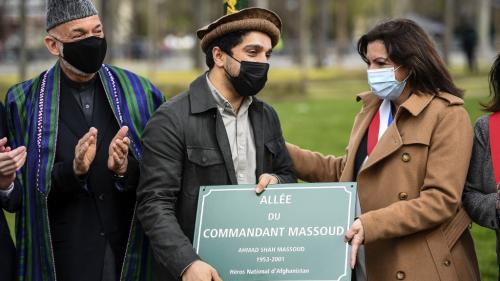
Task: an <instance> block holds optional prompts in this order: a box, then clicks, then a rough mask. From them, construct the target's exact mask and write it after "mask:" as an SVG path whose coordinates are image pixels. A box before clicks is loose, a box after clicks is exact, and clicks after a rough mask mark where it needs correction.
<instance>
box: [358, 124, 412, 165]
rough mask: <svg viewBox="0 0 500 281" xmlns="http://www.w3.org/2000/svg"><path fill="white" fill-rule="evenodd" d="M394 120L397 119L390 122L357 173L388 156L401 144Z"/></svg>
mask: <svg viewBox="0 0 500 281" xmlns="http://www.w3.org/2000/svg"><path fill="white" fill-rule="evenodd" d="M396 121H397V120H396V119H394V122H393V123H392V124H391V126H389V128H387V130H386V131H385V133H384V135H383V136H382V138H381V139H380V140H379V142H378V143H377V145H376V146H375V148H374V149H373V151H372V153H371V155H370V157H368V159H367V160H366V162H365V163H364V164H363V166H361V169H360V170H359V173H362V172H363V171H364V170H366V169H368V168H370V167H371V166H373V165H374V164H375V163H377V162H379V161H380V160H382V159H384V158H385V157H387V156H389V155H390V154H392V153H393V152H394V151H396V150H398V149H399V148H400V147H401V146H402V145H403V140H402V139H401V135H400V134H399V131H398V127H397V126H396Z"/></svg>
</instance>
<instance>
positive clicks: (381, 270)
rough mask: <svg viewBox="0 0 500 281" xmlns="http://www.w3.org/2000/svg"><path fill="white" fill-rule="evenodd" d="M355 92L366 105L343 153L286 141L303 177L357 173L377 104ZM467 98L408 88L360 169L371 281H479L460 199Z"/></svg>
mask: <svg viewBox="0 0 500 281" xmlns="http://www.w3.org/2000/svg"><path fill="white" fill-rule="evenodd" d="M357 98H358V101H359V100H361V101H362V102H363V107H362V109H361V111H360V112H359V113H358V115H357V116H356V119H355V121H354V126H353V128H352V132H351V137H350V140H349V144H348V146H347V149H346V154H345V155H344V156H342V157H335V156H323V155H321V154H320V153H315V152H311V151H308V150H304V149H300V148H299V147H297V146H295V145H291V144H287V147H288V150H289V153H290V156H291V157H292V160H293V162H294V166H295V170H296V172H297V176H298V177H299V178H300V179H303V180H305V181H309V182H336V181H341V182H347V181H353V179H355V175H353V168H354V162H355V155H356V152H357V149H358V146H359V145H360V142H361V139H362V138H363V135H364V134H365V132H366V130H367V128H368V125H369V123H370V121H371V118H372V116H373V114H374V113H375V112H376V111H377V110H378V107H379V105H380V100H379V99H378V98H377V97H375V96H374V95H372V94H371V93H363V94H361V95H359V96H358V97H357ZM462 105H463V100H462V99H460V98H458V97H455V96H453V95H450V94H448V93H440V94H439V95H438V96H436V95H431V94H425V93H415V94H413V95H411V96H410V97H409V98H408V99H407V100H406V101H405V102H404V103H403V104H402V105H401V106H400V107H399V109H398V111H397V112H396V115H395V117H394V120H395V122H393V123H392V124H391V126H390V127H389V128H388V129H387V131H386V132H385V134H384V136H383V137H382V138H381V139H380V141H379V143H378V144H377V146H376V147H375V148H374V150H373V152H372V154H371V156H370V157H369V158H368V160H367V161H366V162H365V163H364V165H363V166H362V168H361V169H360V172H359V174H358V177H357V182H358V196H359V200H360V205H361V209H362V215H361V216H360V219H361V222H362V224H363V228H364V231H365V242H364V243H365V251H366V267H367V277H368V280H369V281H387V280H412V281H413V280H414V281H424V280H425V281H427V280H441V281H457V280H460V281H469V280H471V281H472V280H479V269H478V265H477V259H476V254H475V252H474V245H473V241H472V238H471V236H470V233H469V229H468V226H469V224H470V219H469V217H468V216H467V214H466V213H465V211H464V210H463V208H462V206H461V196H462V190H463V186H464V182H465V178H466V175H467V169H468V166H469V159H470V156H471V149H472V139H473V135H472V127H471V125H470V120H469V117H468V115H467V112H466V111H465V110H464V108H463V106H462Z"/></svg>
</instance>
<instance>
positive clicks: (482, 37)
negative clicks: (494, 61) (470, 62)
mask: <svg viewBox="0 0 500 281" xmlns="http://www.w3.org/2000/svg"><path fill="white" fill-rule="evenodd" d="M478 2H479V3H478V9H479V10H478V21H477V30H478V31H479V32H478V35H479V41H478V43H479V46H478V54H479V57H480V58H481V59H483V60H489V59H490V58H491V57H492V56H493V50H492V49H491V40H490V32H489V31H490V21H491V0H478Z"/></svg>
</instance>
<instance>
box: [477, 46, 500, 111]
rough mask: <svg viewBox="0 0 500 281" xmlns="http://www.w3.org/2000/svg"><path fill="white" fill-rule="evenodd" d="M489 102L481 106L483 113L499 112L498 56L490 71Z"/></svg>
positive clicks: (499, 78)
mask: <svg viewBox="0 0 500 281" xmlns="http://www.w3.org/2000/svg"><path fill="white" fill-rule="evenodd" d="M490 97H491V99H490V101H489V102H488V103H487V104H481V105H482V106H483V109H484V110H485V111H489V112H498V111H500V55H498V56H497V58H496V60H495V62H493V66H492V67H491V71H490Z"/></svg>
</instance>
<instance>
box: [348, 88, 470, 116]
mask: <svg viewBox="0 0 500 281" xmlns="http://www.w3.org/2000/svg"><path fill="white" fill-rule="evenodd" d="M434 98H440V99H442V100H444V101H446V102H448V104H449V105H463V104H464V101H463V100H462V99H461V98H459V97H457V96H454V95H452V94H449V93H446V92H439V94H438V95H435V94H431V93H423V92H419V91H417V92H413V93H412V94H411V95H410V96H409V97H408V99H407V100H406V101H405V102H403V104H401V107H402V108H404V109H406V110H407V111H408V112H409V113H410V114H411V115H413V116H418V115H419V114H420V113H422V112H423V111H424V109H425V108H426V107H427V106H428V105H429V104H430V103H431V101H432V100H433V99H434ZM356 101H358V102H359V101H362V102H363V104H364V105H365V107H366V108H370V107H372V106H380V99H379V98H377V97H376V96H375V95H373V94H372V92H364V93H361V94H359V95H357V96H356Z"/></svg>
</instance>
